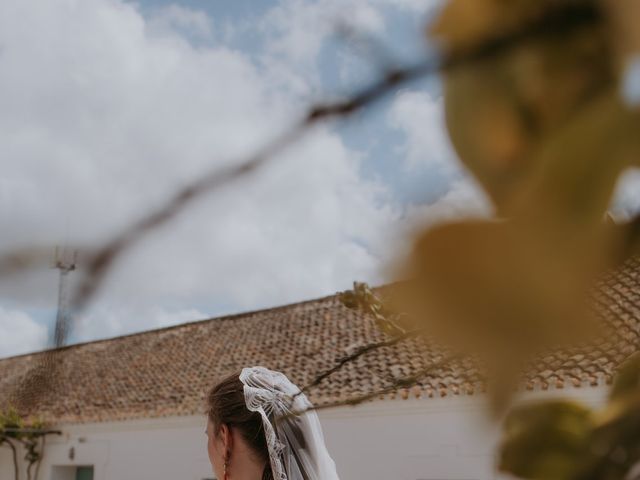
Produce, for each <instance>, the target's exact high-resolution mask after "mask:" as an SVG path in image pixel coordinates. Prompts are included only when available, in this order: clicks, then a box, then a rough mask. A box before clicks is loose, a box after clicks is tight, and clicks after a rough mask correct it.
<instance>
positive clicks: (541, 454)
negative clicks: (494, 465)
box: [499, 353, 640, 480]
mask: <svg viewBox="0 0 640 480" xmlns="http://www.w3.org/2000/svg"><path fill="white" fill-rule="evenodd" d="M639 378H640V353H636V354H635V355H634V356H632V357H631V358H630V359H629V360H628V361H627V362H626V363H625V365H623V367H622V368H621V370H620V372H619V373H618V375H617V377H616V380H615V382H614V385H613V387H612V389H611V393H610V396H609V400H608V402H607V404H606V405H605V406H604V407H603V408H601V409H590V408H588V407H586V406H584V405H581V404H579V403H576V402H572V401H568V400H552V401H546V402H538V403H532V404H528V405H524V406H519V407H517V408H515V409H513V410H512V411H511V412H510V413H509V415H508V416H507V418H506V420H505V423H504V430H503V440H502V445H501V447H500V460H499V469H500V470H501V471H503V472H507V473H511V474H513V475H516V476H518V477H520V478H528V479H548V480H556V479H557V480H616V479H623V478H627V475H628V474H629V472H630V470H631V469H632V467H634V465H636V464H638V462H640V435H639V434H638V432H640V383H639V382H638V379H639Z"/></svg>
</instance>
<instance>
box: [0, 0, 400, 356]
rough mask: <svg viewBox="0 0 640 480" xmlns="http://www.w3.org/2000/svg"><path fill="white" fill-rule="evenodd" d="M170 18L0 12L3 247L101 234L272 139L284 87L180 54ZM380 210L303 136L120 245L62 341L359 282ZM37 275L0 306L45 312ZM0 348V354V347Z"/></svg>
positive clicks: (230, 60)
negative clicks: (259, 167) (92, 300)
mask: <svg viewBox="0 0 640 480" xmlns="http://www.w3.org/2000/svg"><path fill="white" fill-rule="evenodd" d="M175 13H176V12H173V13H172V15H174V14H175ZM183 14H184V15H183ZM180 15H182V17H180ZM175 16H176V15H174V17H175ZM178 17H179V18H186V20H185V21H189V22H190V21H192V20H193V21H196V23H197V22H198V21H199V20H198V18H200V17H198V16H197V15H196V16H195V17H193V18H192V17H190V16H189V15H187V14H186V13H185V12H184V11H181V12H180V14H179V15H178ZM194 19H195V20H194ZM175 23H176V21H175V18H172V20H171V21H167V22H166V23H165V24H164V25H163V27H162V28H163V30H162V35H159V34H158V31H157V30H156V31H152V30H153V29H150V28H149V23H148V22H147V21H146V20H145V19H144V18H143V17H142V16H141V14H140V13H139V12H138V11H137V10H136V9H135V8H134V7H133V6H131V5H129V4H125V3H121V2H118V1H114V0H82V1H80V0H77V1H72V0H68V1H53V0H41V1H33V2H18V1H14V2H2V3H1V4H0V45H1V47H0V104H2V105H3V108H2V109H1V110H0V128H1V129H2V131H3V135H2V136H1V137H0V157H2V158H4V159H7V160H8V161H7V162H6V163H5V165H3V176H2V177H3V178H2V181H1V183H0V197H2V203H1V204H0V230H2V231H3V238H2V245H1V247H2V248H3V249H7V248H10V247H11V246H13V245H17V244H24V243H34V242H35V243H38V244H44V245H51V246H52V247H53V245H55V244H58V243H62V242H64V241H65V239H67V241H68V242H70V243H73V242H80V243H84V242H95V241H101V240H105V239H106V238H108V237H109V236H110V235H112V234H113V233H114V232H115V231H117V230H118V229H120V228H121V227H123V226H124V225H127V224H129V223H130V222H131V221H132V220H133V219H136V218H139V217H140V216H141V215H142V214H144V213H145V212H147V211H148V210H149V209H150V208H152V207H155V206H157V205H158V204H160V203H161V202H162V200H163V199H164V198H165V197H166V196H167V195H168V194H169V193H171V192H173V191H175V189H176V188H178V186H179V185H181V184H184V183H185V182H187V181H189V180H190V179H193V178H196V177H197V176H198V175H200V174H201V173H202V172H203V171H205V170H206V169H208V168H210V167H212V166H213V167H215V166H221V165H224V164H225V163H228V162H231V161H235V160H234V159H237V158H239V157H241V156H242V155H245V154H247V153H248V152H250V151H252V150H254V149H255V147H256V146H257V145H260V144H262V143H263V142H264V141H265V140H266V139H268V138H271V137H272V136H273V135H274V134H276V133H277V132H280V131H281V130H282V129H283V128H285V126H286V124H287V121H288V120H289V119H290V118H291V117H292V115H293V113H295V109H296V107H295V105H296V101H295V100H294V99H293V96H294V94H291V93H288V92H283V91H282V90H280V89H279V88H278V85H276V84H275V83H274V80H273V79H272V78H271V77H269V76H268V75H265V72H264V71H263V70H261V69H260V68H258V67H256V66H254V65H253V64H252V63H251V62H250V61H249V60H248V59H247V57H246V56H245V55H244V54H242V53H239V52H237V51H232V50H229V49H227V48H224V47H222V46H215V47H211V46H210V47H207V48H204V47H199V48H194V47H192V46H191V45H190V44H189V42H186V41H185V40H184V38H183V37H182V36H181V35H180V32H179V31H176V30H173V28H174V26H175ZM180 25H182V24H181V23H180V22H178V26H180ZM292 75H295V74H292ZM398 217H399V213H398V211H397V208H396V207H394V206H393V204H392V203H391V202H390V200H389V198H388V195H387V192H386V190H385V189H384V188H383V187H382V186H380V185H378V184H376V183H374V182H372V181H368V180H364V179H363V178H361V176H360V175H359V156H358V155H357V154H356V153H355V152H353V151H351V150H349V149H348V148H346V147H345V145H344V144H343V143H342V141H341V140H340V138H339V137H338V136H337V135H336V134H335V133H332V132H331V131H330V130H326V129H319V130H318V131H317V132H316V133H314V134H312V135H310V136H309V137H308V138H307V140H306V141H305V142H304V144H303V145H300V146H298V147H296V148H292V149H290V150H289V151H288V152H287V153H286V154H285V155H283V156H282V158H280V159H279V160H278V162H277V163H276V164H274V165H273V167H271V168H269V169H267V170H265V171H263V172H259V173H258V174H257V175H255V176H254V177H253V178H251V179H246V180H245V181H242V182H238V183H237V184H235V185H233V186H229V188H225V189H224V190H223V191H221V192H219V193H218V194H217V195H216V196H213V197H209V198H206V199H203V200H202V201H200V202H199V203H197V204H196V205H194V206H193V208H191V209H190V210H189V211H188V212H187V213H186V214H185V215H183V216H181V217H179V218H178V219H176V220H175V221H174V222H173V223H172V224H171V225H169V226H167V227H166V228H164V229H162V230H161V231H159V232H158V233H157V234H156V235H154V236H152V237H150V238H149V239H146V240H145V241H143V242H142V243H141V244H139V245H138V246H137V247H135V248H134V249H133V250H132V251H131V252H129V254H128V255H126V256H125V257H124V258H122V259H121V261H120V262H119V263H118V264H117V265H116V269H115V270H114V272H113V273H112V275H111V276H110V277H109V278H108V279H107V283H106V285H105V288H104V290H103V293H102V295H101V297H100V298H99V299H98V300H97V303H96V304H95V305H94V308H93V309H92V310H90V311H89V312H87V318H88V319H91V318H94V319H101V320H95V324H94V326H93V327H91V325H86V322H84V323H85V326H84V327H82V328H81V329H80V330H79V331H78V335H79V336H80V337H81V338H83V339H87V338H92V337H93V336H102V335H115V334H118V333H122V332H130V331H135V330H141V329H147V328H153V327H156V326H158V325H160V324H162V325H164V324H166V323H172V322H174V321H181V320H184V319H187V317H188V319H194V318H192V317H193V316H195V315H197V314H200V313H202V315H203V316H204V315H210V314H212V313H221V312H222V311H224V310H225V309H226V310H239V309H246V308H258V307H262V306H266V305H275V304H279V303H283V302H286V301H294V300H301V299H304V298H309V297H312V296H315V295H322V294H326V293H331V292H334V291H335V290H337V289H340V288H346V287H348V286H349V285H350V283H351V282H352V280H354V279H363V280H370V281H375V280H376V279H377V278H379V272H378V270H379V268H378V265H379V263H380V260H381V259H382V258H384V256H385V255H386V254H387V250H386V249H385V248H384V245H385V233H384V232H386V231H388V230H389V229H390V227H389V226H390V225H393V224H395V222H396V221H397V220H398ZM52 273H54V272H51V271H49V270H47V271H46V272H43V273H42V274H41V275H36V276H35V278H28V279H27V278H23V279H21V280H20V285H21V289H20V292H16V291H15V286H12V285H14V282H13V281H12V280H11V281H9V282H6V281H4V282H1V283H0V298H2V297H3V296H4V298H9V297H11V298H13V300H14V301H21V302H22V304H23V305H24V306H25V308H26V307H27V306H29V305H31V304H32V303H33V302H39V305H41V304H42V302H49V303H46V304H47V305H49V306H50V307H51V308H52V309H54V307H55V304H54V299H55V291H56V287H57V285H56V279H55V276H54V275H52ZM72 275H73V274H72ZM0 301H1V300H0ZM194 305H198V307H197V308H196V309H194ZM150 306H154V307H158V308H160V310H158V311H156V310H153V309H152V308H151V307H150ZM159 311H160V312H161V313H158V312H159ZM162 312H165V313H162ZM166 312H173V313H166ZM176 312H178V313H176ZM184 312H187V313H184ZM12 318H15V315H14V317H12ZM89 323H90V322H89ZM82 332H84V333H82ZM3 348H5V349H4V350H3V349H0V355H6V354H9V353H11V351H10V350H6V348H7V347H3Z"/></svg>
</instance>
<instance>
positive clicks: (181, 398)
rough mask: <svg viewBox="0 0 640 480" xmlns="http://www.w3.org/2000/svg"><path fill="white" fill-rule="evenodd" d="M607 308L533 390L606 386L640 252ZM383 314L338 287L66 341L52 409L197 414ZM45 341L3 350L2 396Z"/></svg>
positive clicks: (354, 368) (531, 382)
mask: <svg viewBox="0 0 640 480" xmlns="http://www.w3.org/2000/svg"><path fill="white" fill-rule="evenodd" d="M594 297H595V300H596V302H595V303H596V308H597V309H598V311H599V313H600V315H602V316H603V317H604V318H605V319H606V323H607V325H609V327H610V328H611V332H612V336H611V338H608V339H604V340H602V341H599V342H596V343H595V344H593V345H588V346H582V347H575V348H571V349H566V350H562V351H554V352H550V353H549V354H548V355H545V356H543V357H542V358H540V359H538V361H536V362H535V364H534V366H533V367H532V369H531V370H530V373H529V374H527V375H526V376H525V378H524V382H523V388H526V389H527V390H534V389H543V390H547V389H549V388H564V387H565V386H566V385H572V386H575V387H579V386H584V387H586V386H589V385H591V386H596V385H599V384H603V383H608V382H610V381H611V378H612V375H613V374H614V371H615V369H616V367H617V366H618V365H619V364H620V362H622V361H623V360H624V359H625V358H626V357H628V356H629V355H630V354H632V353H633V352H635V351H637V350H638V348H639V345H640V343H639V342H640V259H638V258H635V259H632V260H630V261H629V262H627V263H626V264H625V265H624V266H623V267H622V268H621V269H619V270H618V271H616V272H615V273H613V274H608V275H606V276H605V277H604V279H603V281H602V282H601V284H600V285H599V288H598V290H597V291H596V293H595V295H594ZM384 338H385V337H384V334H382V333H381V332H380V331H379V330H378V329H377V327H376V325H375V323H374V321H373V320H372V319H371V318H369V317H367V316H365V315H363V314H360V313H358V312H354V311H352V310H349V309H347V308H345V307H344V306H343V305H342V304H341V303H340V301H339V300H338V298H337V296H330V297H326V298H321V299H317V300H312V301H308V302H303V303H298V304H295V305H289V306H284V307H279V308H274V309H269V310H263V311H258V312H250V313H246V314H240V315H233V316H228V317H222V318H216V319H211V320H205V321H200V322H194V323H189V324H184V325H179V326H176V327H170V328H165V329H160V330H154V331H149V332H144V333H139V334H134V335H128V336H124V337H118V338H113V339H109V340H101V341H96V342H90V343H85V344H80V345H74V346H70V347H66V348H65V349H63V355H62V357H63V360H62V368H61V374H60V378H59V382H58V383H57V386H56V391H54V392H51V393H50V394H49V395H48V396H46V397H45V398H44V399H43V401H42V403H41V405H40V414H41V415H43V416H44V417H45V418H49V419H55V420H56V421H57V422H60V423H74V422H94V421H110V420H123V419H131V418H142V417H159V416H173V415H188V414H196V413H201V412H202V411H203V398H204V394H205V392H206V391H207V390H208V389H209V388H210V387H211V386H212V385H213V384H214V383H215V382H216V380H217V379H219V378H221V377H223V376H224V375H227V374H229V373H231V372H233V371H237V370H240V369H241V368H242V367H244V366H247V365H258V364H259V365H265V366H267V367H269V368H273V369H276V370H281V371H283V372H285V373H286V374H287V375H288V376H289V377H290V378H291V379H292V380H293V381H294V382H295V383H297V384H298V385H304V384H306V383H308V382H310V381H311V380H312V378H313V377H314V375H315V374H317V373H318V372H321V371H323V370H325V369H327V368H330V367H332V366H333V365H335V362H336V360H337V359H339V358H341V357H343V356H344V355H346V354H349V353H350V352H353V351H354V349H356V348H358V346H361V345H365V344H368V343H371V342H376V341H380V340H383V339H384ZM445 354H446V350H445V349H443V348H441V347H439V346H436V345H434V344H432V343H428V342H427V341H426V340H423V339H410V340H408V341H406V342H403V343H402V344H399V345H395V346H391V347H384V348H381V349H378V350H375V351H372V352H369V353H367V354H365V355H363V356H362V357H360V358H358V359H357V360H356V361H355V362H353V363H349V364H347V365H345V367H344V368H343V369H341V370H340V371H338V372H336V373H335V374H333V375H331V376H330V377H329V378H328V379H326V380H325V381H324V382H323V383H322V384H321V385H320V386H319V387H317V388H315V389H314V390H313V391H312V392H311V394H310V398H311V400H312V402H314V403H315V404H326V403H331V402H335V401H339V400H344V399H347V398H350V397H353V396H357V395H362V394H368V393H371V392H375V391H377V390H379V389H382V388H384V387H387V386H388V385H389V384H390V382H391V381H393V379H395V378H398V377H403V376H406V375H411V374H415V373H416V372H418V371H420V370H422V369H424V368H426V367H427V366H428V365H429V364H431V363H433V362H436V361H438V360H439V359H441V358H442V357H443V355H445ZM41 355H42V353H35V354H29V355H22V356H17V357H12V358H6V359H2V360H0V403H2V402H4V401H6V398H7V394H8V392H10V391H11V390H12V389H13V388H14V387H15V385H17V384H18V383H19V382H21V381H22V380H23V379H24V378H25V376H26V375H27V374H28V373H29V371H30V369H31V368H33V367H34V365H36V362H37V360H38V358H39V357H40V356H41ZM484 390H485V386H484V384H483V383H482V376H481V375H480V372H479V370H478V368H477V367H476V363H475V362H474V361H473V360H472V359H468V358H465V359H460V360H457V361H454V362H451V363H450V364H448V365H445V366H442V367H441V368H438V369H436V370H435V371H434V372H433V374H432V375H429V376H426V377H425V378H424V379H422V380H421V381H420V382H419V384H418V385H416V386H415V387H412V388H407V389H401V390H400V391H399V392H398V394H397V395H393V394H392V395H391V397H394V398H409V397H430V398H431V397H442V396H446V395H465V394H466V395H470V394H474V393H476V392H482V391H484Z"/></svg>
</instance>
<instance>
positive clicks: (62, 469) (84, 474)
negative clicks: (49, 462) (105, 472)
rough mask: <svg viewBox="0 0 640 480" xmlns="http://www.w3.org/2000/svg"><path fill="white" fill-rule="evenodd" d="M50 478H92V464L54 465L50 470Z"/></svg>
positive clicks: (61, 479)
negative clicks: (80, 465)
mask: <svg viewBox="0 0 640 480" xmlns="http://www.w3.org/2000/svg"><path fill="white" fill-rule="evenodd" d="M51 480H93V465H91V466H82V467H75V466H70V465H69V466H67V465H65V466H55V467H53V470H52V472H51Z"/></svg>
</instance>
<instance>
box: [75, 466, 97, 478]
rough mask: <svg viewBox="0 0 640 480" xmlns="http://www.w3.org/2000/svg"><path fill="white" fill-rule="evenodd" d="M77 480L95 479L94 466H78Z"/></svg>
mask: <svg viewBox="0 0 640 480" xmlns="http://www.w3.org/2000/svg"><path fill="white" fill-rule="evenodd" d="M75 480H93V467H78V468H77V469H76V478H75Z"/></svg>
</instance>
